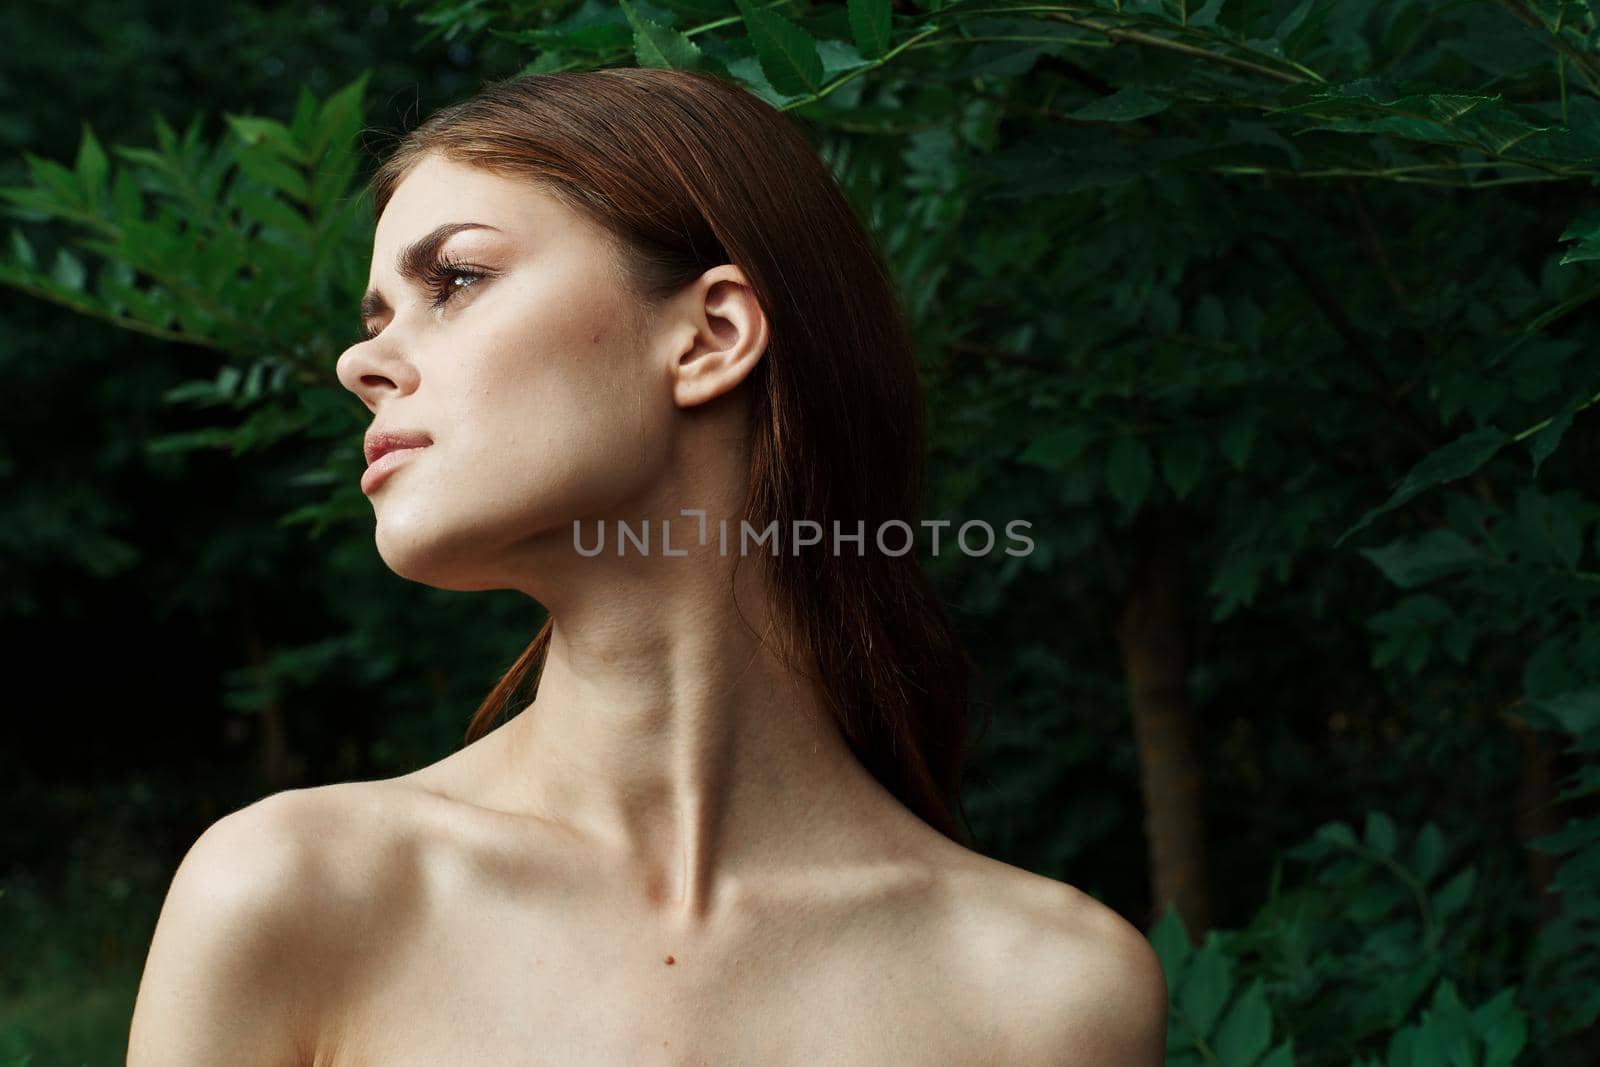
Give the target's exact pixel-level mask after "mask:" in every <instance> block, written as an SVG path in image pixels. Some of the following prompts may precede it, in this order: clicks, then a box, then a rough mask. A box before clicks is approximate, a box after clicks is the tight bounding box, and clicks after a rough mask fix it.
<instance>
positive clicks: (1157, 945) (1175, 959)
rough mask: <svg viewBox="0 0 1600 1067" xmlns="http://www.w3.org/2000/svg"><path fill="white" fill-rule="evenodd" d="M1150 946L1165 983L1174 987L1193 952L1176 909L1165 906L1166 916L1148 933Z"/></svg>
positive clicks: (1169, 905)
mask: <svg viewBox="0 0 1600 1067" xmlns="http://www.w3.org/2000/svg"><path fill="white" fill-rule="evenodd" d="M1150 944H1151V946H1152V947H1153V948H1154V949H1155V950H1156V958H1157V959H1159V960H1160V961H1161V969H1162V970H1163V971H1164V972H1166V975H1167V981H1168V982H1169V983H1170V984H1172V985H1174V986H1175V985H1176V984H1177V982H1178V979H1179V977H1180V976H1181V975H1182V974H1183V970H1184V966H1185V965H1186V964H1187V963H1188V962H1189V955H1190V953H1191V952H1192V951H1193V946H1192V945H1190V943H1189V935H1188V933H1187V932H1186V931H1185V930H1184V926H1183V918H1182V916H1180V915H1179V914H1178V909H1177V908H1176V907H1174V906H1172V905H1171V904H1168V905H1167V911H1166V914H1165V915H1163V916H1161V921H1160V922H1158V923H1156V926H1155V929H1154V930H1152V931H1151V932H1150Z"/></svg>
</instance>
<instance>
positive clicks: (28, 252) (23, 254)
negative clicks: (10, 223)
mask: <svg viewBox="0 0 1600 1067" xmlns="http://www.w3.org/2000/svg"><path fill="white" fill-rule="evenodd" d="M11 256H12V259H14V260H15V261H16V262H17V263H19V264H21V265H22V266H24V267H27V268H29V269H30V270H31V269H32V268H33V266H34V264H35V263H36V262H38V260H37V258H36V257H35V256H34V254H33V245H31V244H29V243H28V239H27V238H26V237H24V236H23V234H22V231H21V230H19V229H17V228H15V227H12V230H11Z"/></svg>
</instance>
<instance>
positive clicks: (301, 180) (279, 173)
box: [234, 147, 311, 204]
mask: <svg viewBox="0 0 1600 1067" xmlns="http://www.w3.org/2000/svg"><path fill="white" fill-rule="evenodd" d="M234 160H235V161H236V162H237V163H238V164H239V169H240V170H241V171H243V172H244V173H245V174H248V175H249V176H250V177H251V178H254V179H255V180H256V181H258V182H261V183H262V184H263V185H266V186H267V187H269V188H271V189H276V190H277V191H278V192H280V193H283V194H284V195H286V196H289V197H292V198H293V199H295V200H298V201H299V202H300V203H302V204H303V203H305V202H306V201H307V200H308V199H309V194H310V191H311V190H310V188H309V186H307V184H306V179H305V176H304V175H303V174H301V173H300V172H299V171H298V170H296V169H295V168H294V167H292V166H290V165H289V164H288V163H285V162H284V161H283V160H282V159H280V158H278V157H277V156H276V155H274V154H273V153H272V152H271V151H269V150H267V149H265V148H261V147H256V148H248V147H241V148H239V150H238V151H236V152H235V153H234Z"/></svg>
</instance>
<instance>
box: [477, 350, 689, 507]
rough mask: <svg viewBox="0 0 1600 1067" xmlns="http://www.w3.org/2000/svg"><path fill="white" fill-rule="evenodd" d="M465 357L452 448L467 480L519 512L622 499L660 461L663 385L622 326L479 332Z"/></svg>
mask: <svg viewBox="0 0 1600 1067" xmlns="http://www.w3.org/2000/svg"><path fill="white" fill-rule="evenodd" d="M574 325H576V324H574ZM531 337H539V338H540V340H538V341H537V342H535V341H532V340H530V338H531ZM463 357H464V361H463V363H462V364H461V365H460V366H459V367H457V368H455V369H454V375H453V377H454V383H453V387H452V388H451V389H450V390H449V392H450V395H451V396H452V397H453V399H454V403H453V404H452V407H453V409H454V410H452V411H450V412H449V413H448V415H447V418H446V421H447V423H448V427H449V429H451V430H452V431H453V436H455V437H456V438H457V440H458V442H459V443H460V445H461V447H460V448H459V449H456V450H452V451H454V452H455V453H456V456H457V458H458V459H459V461H460V462H461V463H462V464H463V465H464V467H465V469H464V470H463V472H462V473H463V476H464V478H465V479H466V480H469V481H472V482H474V483H478V482H480V481H489V482H491V483H492V484H493V485H494V486H495V488H496V493H495V495H496V496H497V497H499V498H501V499H505V500H507V502H508V503H510V504H511V506H513V507H514V508H516V509H518V510H524V509H528V508H534V509H536V510H539V511H541V512H542V511H544V510H545V509H546V508H553V509H555V510H559V511H573V512H574V514H576V513H578V512H582V511H588V510H593V509H597V508H605V507H607V506H610V505H613V504H617V503H620V502H622V501H624V500H626V499H627V498H629V497H632V496H635V495H638V494H640V493H642V492H644V491H646V490H647V489H648V487H649V485H650V483H651V482H652V481H653V480H654V479H655V478H656V477H657V475H658V473H659V471H660V469H661V466H662V465H663V463H664V462H665V461H666V460H667V458H668V454H669V451H670V449H669V448H668V443H669V437H670V433H671V429H672V419H673V417H674V412H675V409H674V408H673V407H672V404H671V393H670V389H669V388H668V387H667V384H666V383H665V382H664V381H656V380H655V379H654V377H653V373H654V372H653V368H652V366H651V365H650V363H649V361H648V360H647V358H646V356H645V355H644V353H641V352H638V351H635V350H633V348H632V341H631V338H629V337H628V336H627V335H626V331H625V329H624V328H623V326H622V324H620V323H616V324H609V323H608V324H607V325H606V326H605V327H604V328H600V327H596V326H595V325H594V322H593V321H592V320H591V321H589V322H587V323H584V324H583V328H581V329H578V330H576V331H573V330H562V329H559V328H557V329H544V330H540V331H538V332H537V333H534V332H533V331H531V330H526V329H525V330H522V331H515V330H504V331H494V332H485V333H483V334H480V335H479V336H478V337H476V338H474V339H473V342H472V343H471V345H470V348H469V349H467V350H466V351H465V352H464V353H463Z"/></svg>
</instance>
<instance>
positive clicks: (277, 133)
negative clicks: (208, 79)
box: [223, 115, 311, 166]
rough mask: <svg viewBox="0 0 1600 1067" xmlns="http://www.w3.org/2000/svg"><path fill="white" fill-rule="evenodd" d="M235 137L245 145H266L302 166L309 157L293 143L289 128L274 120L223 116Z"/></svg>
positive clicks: (243, 116) (250, 116)
mask: <svg viewBox="0 0 1600 1067" xmlns="http://www.w3.org/2000/svg"><path fill="white" fill-rule="evenodd" d="M223 117H224V118H225V119H226V120H227V123H228V126H229V127H230V128H232V130H233V132H234V134H235V135H237V136H238V137H239V139H240V140H242V141H243V142H244V143H245V144H247V145H251V146H255V145H267V146H268V147H270V148H271V149H272V150H273V151H275V152H277V153H278V154H279V155H281V156H286V157H287V158H289V159H291V160H293V161H294V162H296V163H298V164H301V165H302V166H304V165H305V164H307V163H309V162H310V161H311V160H310V157H309V156H308V155H307V154H306V152H305V150H304V149H303V148H301V147H300V146H299V145H298V144H296V143H295V139H294V135H293V134H292V133H290V132H289V128H288V127H287V126H285V125H284V124H283V123H281V122H278V121H277V120H276V119H266V118H257V117H255V116H253V115H224V116H223Z"/></svg>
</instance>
